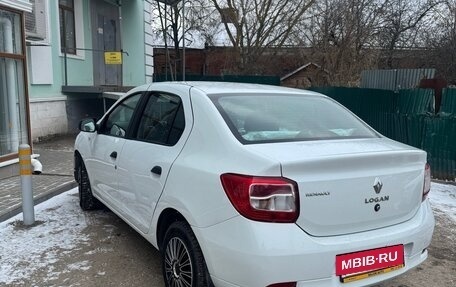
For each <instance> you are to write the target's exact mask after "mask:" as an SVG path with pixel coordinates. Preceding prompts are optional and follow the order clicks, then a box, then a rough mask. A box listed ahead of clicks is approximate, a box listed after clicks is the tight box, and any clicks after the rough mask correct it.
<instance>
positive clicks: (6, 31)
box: [0, 16, 19, 152]
mask: <svg viewBox="0 0 456 287" xmlns="http://www.w3.org/2000/svg"><path fill="white" fill-rule="evenodd" d="M0 24H1V25H2V26H3V37H5V38H4V39H5V42H4V43H5V52H6V53H11V54H12V53H14V50H13V25H12V23H11V20H10V19H8V18H6V17H4V16H3V17H2V16H0ZM5 62H6V86H7V91H8V92H7V98H8V112H9V130H10V131H11V135H10V141H9V143H8V149H9V150H10V151H11V152H17V151H18V148H19V127H18V124H19V118H18V112H17V89H16V84H15V79H16V76H15V75H16V73H15V70H14V63H15V61H14V60H13V59H5Z"/></svg>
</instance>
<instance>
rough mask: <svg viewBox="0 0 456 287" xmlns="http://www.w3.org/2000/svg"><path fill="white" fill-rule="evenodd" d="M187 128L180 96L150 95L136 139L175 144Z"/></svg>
mask: <svg viewBox="0 0 456 287" xmlns="http://www.w3.org/2000/svg"><path fill="white" fill-rule="evenodd" d="M184 128H185V119H184V109H183V106H182V101H181V99H180V98H179V97H178V96H175V95H170V94H165V93H154V94H152V95H150V97H149V100H148V101H147V104H146V107H145V109H144V112H143V114H142V116H141V119H140V123H139V127H138V131H137V134H136V139H138V140H144V141H148V142H153V143H157V144H163V145H170V146H172V145H175V144H176V143H177V142H178V140H179V139H180V137H181V135H182V132H183V131H184Z"/></svg>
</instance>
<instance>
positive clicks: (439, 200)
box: [429, 182, 456, 222]
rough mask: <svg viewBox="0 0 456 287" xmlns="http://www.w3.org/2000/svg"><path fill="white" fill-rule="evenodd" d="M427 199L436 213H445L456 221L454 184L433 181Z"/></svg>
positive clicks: (455, 187) (455, 189) (455, 190)
mask: <svg viewBox="0 0 456 287" xmlns="http://www.w3.org/2000/svg"><path fill="white" fill-rule="evenodd" d="M429 200H430V202H431V205H432V208H433V210H434V212H435V213H437V214H445V215H446V216H448V217H449V218H451V219H452V220H453V221H455V222H456V186H455V185H450V184H441V183H435V182H433V183H432V184H431V192H430V193H429Z"/></svg>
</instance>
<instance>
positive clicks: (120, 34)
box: [117, 0, 124, 87]
mask: <svg viewBox="0 0 456 287" xmlns="http://www.w3.org/2000/svg"><path fill="white" fill-rule="evenodd" d="M117 6H118V9H119V45H120V52H121V54H120V57H121V59H122V62H121V64H120V86H121V87H123V67H124V57H123V47H122V43H123V41H122V40H123V39H122V35H123V33H122V29H123V27H122V0H118V1H117Z"/></svg>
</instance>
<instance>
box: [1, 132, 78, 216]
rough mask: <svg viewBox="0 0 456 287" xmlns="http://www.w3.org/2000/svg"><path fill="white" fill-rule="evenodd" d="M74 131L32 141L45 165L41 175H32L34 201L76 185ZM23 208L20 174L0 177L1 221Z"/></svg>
mask: <svg viewBox="0 0 456 287" xmlns="http://www.w3.org/2000/svg"><path fill="white" fill-rule="evenodd" d="M75 137H76V136H75V135H62V136H56V137H52V138H49V139H47V140H45V141H42V142H39V143H34V144H33V153H34V154H39V155H40V156H39V157H38V158H37V159H38V160H39V161H40V162H41V164H42V165H43V172H42V174H40V175H33V176H32V189H33V198H34V202H35V205H36V204H38V203H40V202H43V201H45V200H47V199H49V198H51V197H53V196H55V195H57V194H60V193H62V192H63V191H67V190H69V189H71V188H73V187H75V186H76V182H75V181H74V178H73V153H74V140H75ZM20 212H22V189H21V179H20V176H19V175H17V176H12V177H8V178H5V179H1V180H0V222H2V221H4V220H6V219H8V218H10V217H12V216H14V215H16V214H18V213H20Z"/></svg>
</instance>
